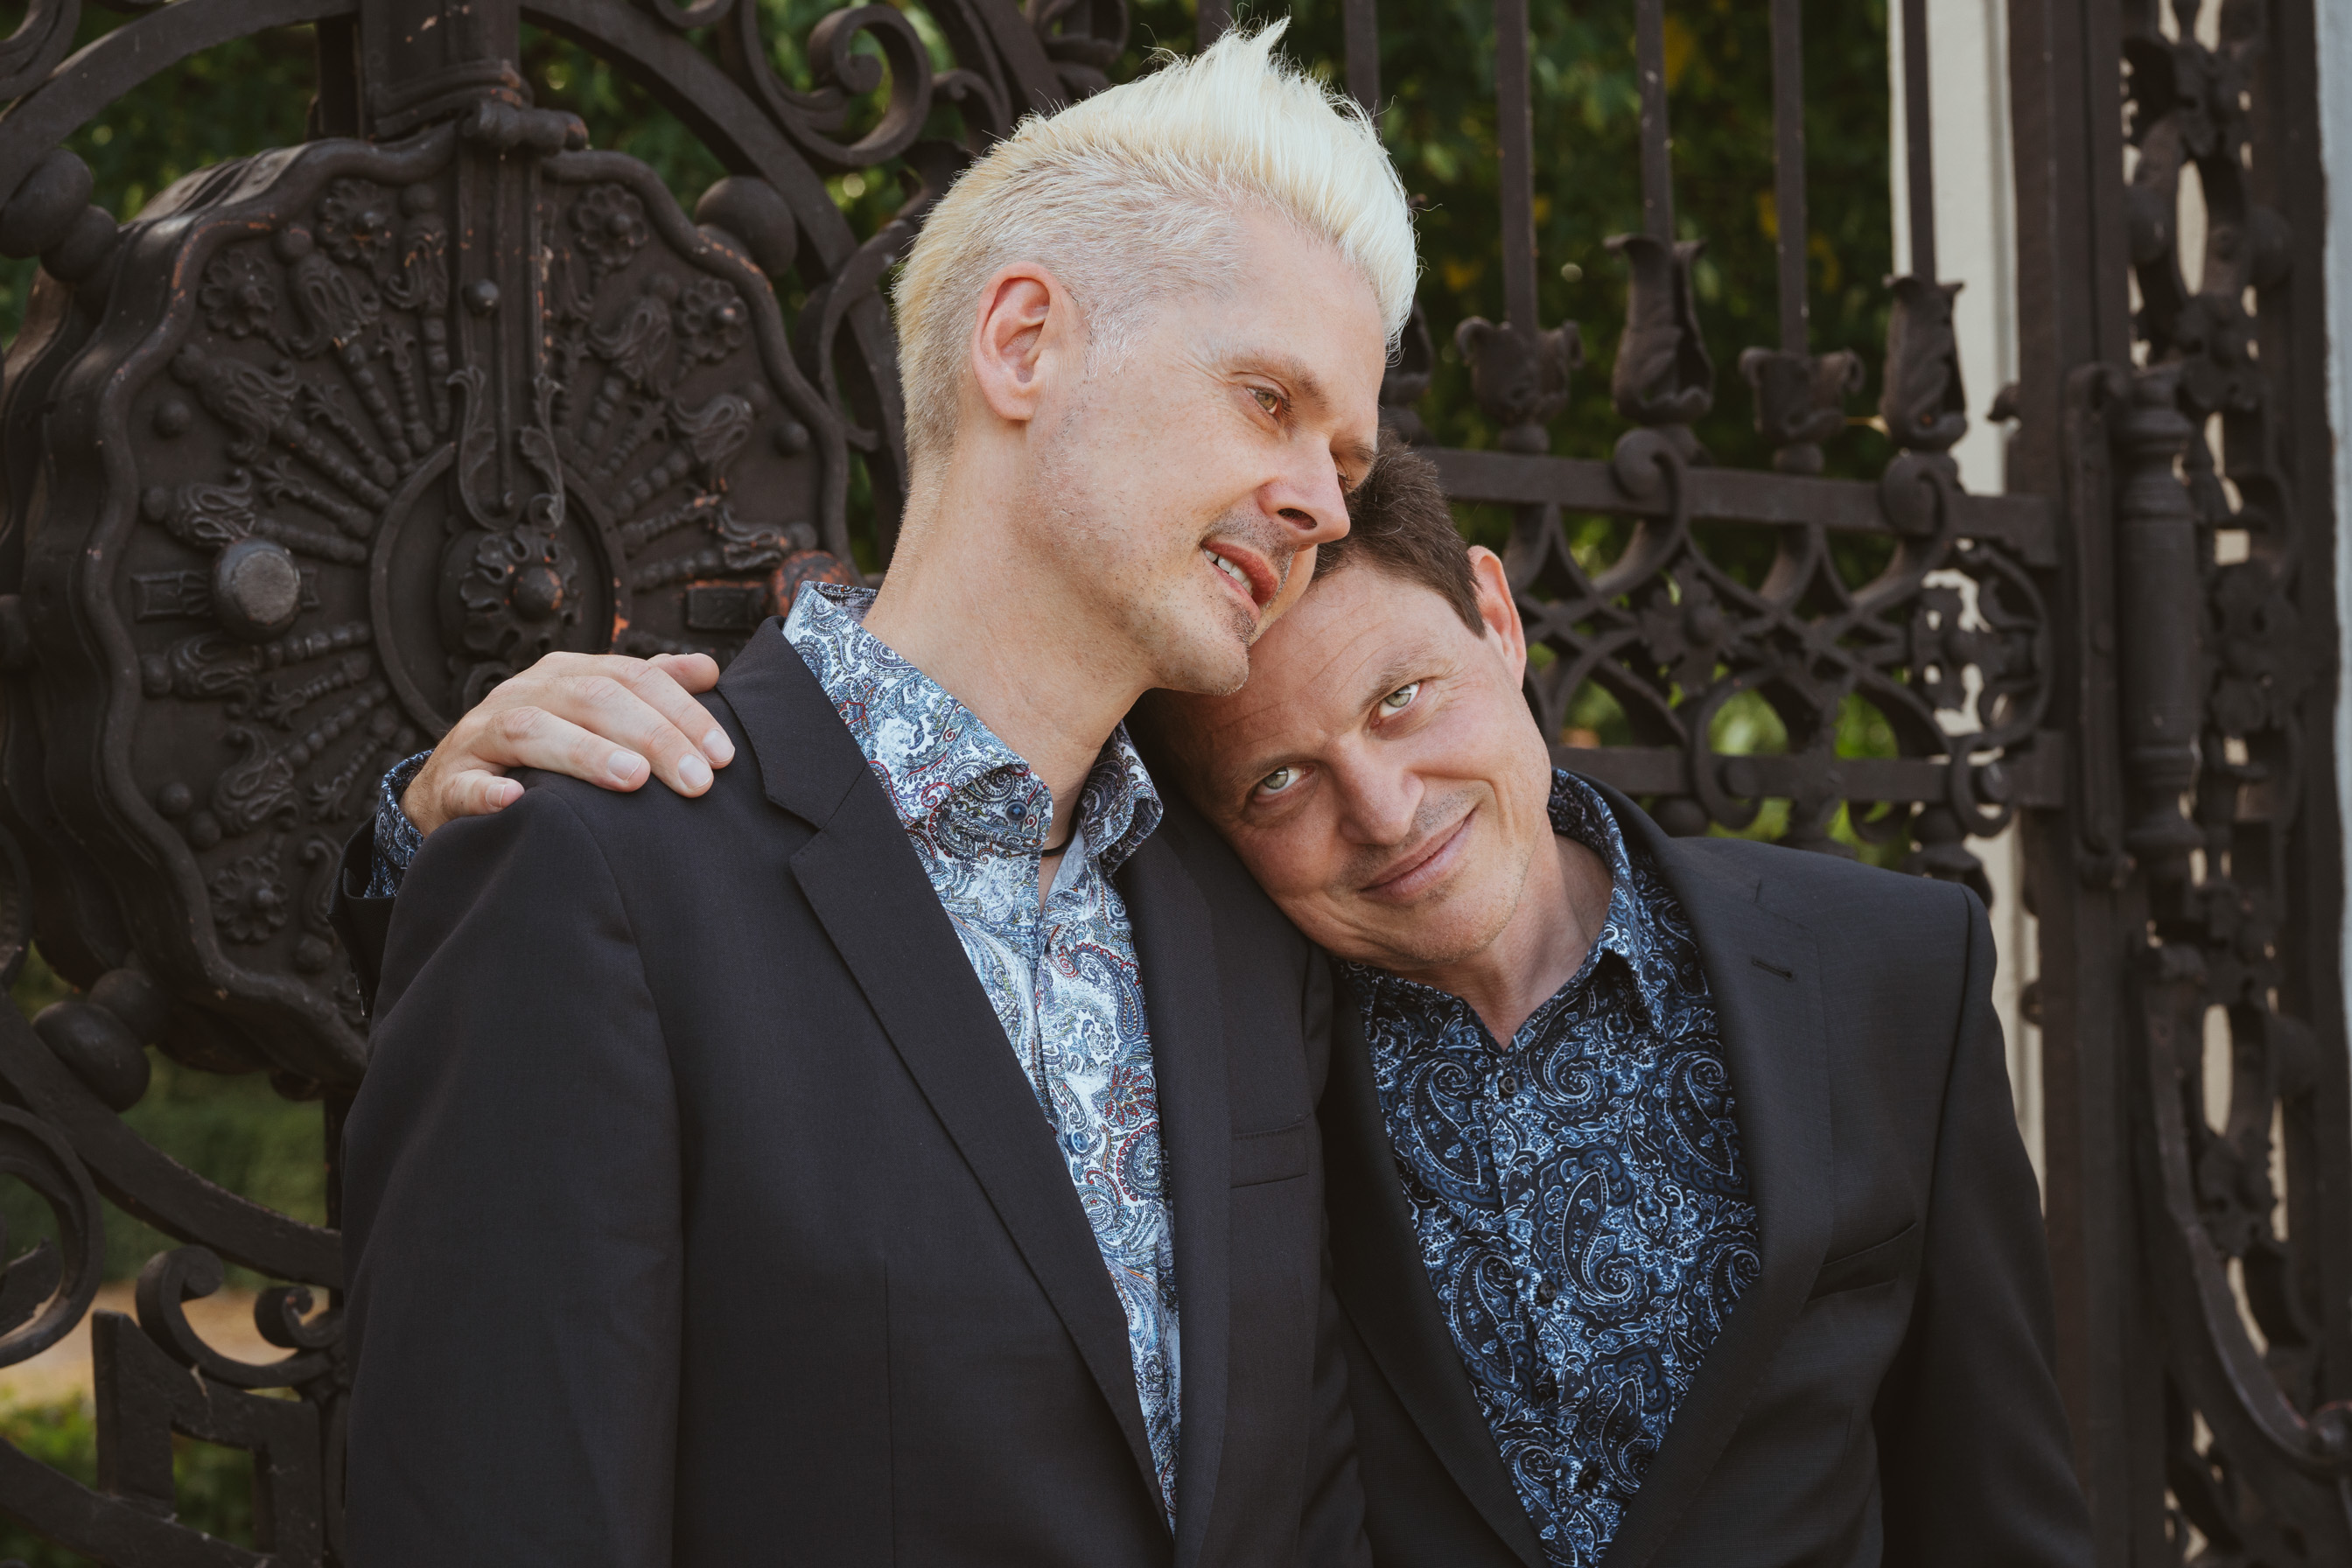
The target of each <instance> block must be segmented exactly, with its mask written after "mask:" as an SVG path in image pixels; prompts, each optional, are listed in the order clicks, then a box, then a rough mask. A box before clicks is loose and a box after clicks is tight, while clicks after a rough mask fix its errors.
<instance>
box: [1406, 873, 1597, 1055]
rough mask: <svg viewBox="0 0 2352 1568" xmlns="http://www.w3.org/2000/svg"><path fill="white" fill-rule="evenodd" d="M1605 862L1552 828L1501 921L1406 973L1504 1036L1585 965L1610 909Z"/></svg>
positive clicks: (1504, 1039) (1499, 1039)
mask: <svg viewBox="0 0 2352 1568" xmlns="http://www.w3.org/2000/svg"><path fill="white" fill-rule="evenodd" d="M1609 890H1610V880H1609V867H1608V864H1607V862H1605V861H1603V860H1602V859H1601V857H1600V856H1598V855H1595V854H1594V853H1593V852H1592V851H1591V850H1590V849H1587V848H1586V847H1584V846H1583V845H1581V844H1579V843H1578V842H1577V841H1576V840H1574V839H1572V838H1570V837H1566V836H1564V835H1561V834H1553V835H1552V836H1551V838H1550V842H1549V846H1548V847H1546V846H1540V845H1539V846H1538V847H1537V849H1536V852H1535V854H1534V856H1533V857H1532V858H1530V859H1529V860H1528V879H1527V884H1526V887H1525V889H1524V890H1523V891H1522V893H1521V895H1520V899H1519V905H1518V908H1517V909H1516V910H1513V911H1512V912H1511V918H1510V919H1509V920H1508V921H1506V922H1505V924H1504V926H1503V929H1502V930H1501V931H1499V932H1497V933H1496V937H1495V940H1494V941H1492V942H1488V943H1487V944H1486V946H1485V947H1483V948H1481V949H1479V950H1478V951H1477V952H1475V953H1473V954H1471V955H1470V956H1469V957H1467V958H1465V959H1463V960H1462V961H1460V962H1459V963H1447V964H1439V965H1435V966H1433V967H1432V968H1430V969H1427V970H1423V971H1421V972H1418V973H1407V974H1406V975H1405V978H1406V979H1408V980H1417V981H1419V982H1421V983H1422V984H1424V985H1429V986H1433V987H1435V988H1436V989H1437V990H1440V991H1444V992H1446V993H1447V994H1451V995H1454V996H1459V997H1461V998H1462V1000H1463V1001H1465V1002H1467V1003H1468V1004H1469V1005H1470V1008H1471V1011H1473V1012H1475V1013H1476V1014H1477V1015H1478V1019H1479V1022H1481V1023H1483V1024H1485V1025H1486V1030H1487V1032H1488V1033H1489V1034H1491V1035H1493V1036H1494V1037H1495V1038H1496V1041H1497V1042H1500V1043H1504V1044H1507V1043H1508V1042H1509V1041H1510V1039H1511V1037H1513V1036H1514V1035H1516V1034H1517V1033H1518V1032H1519V1026H1520V1025H1522V1024H1524V1023H1526V1022H1527V1021H1528V1017H1529V1016H1531V1015H1532V1014H1533V1013H1534V1012H1535V1010H1536V1009H1537V1008H1538V1007H1540V1006H1542V1005H1544V1004H1545V1003H1546V1002H1548V1001H1549V1000H1550V999H1551V998H1552V996H1553V995H1554V994H1557V993H1558V992H1559V988H1560V987H1561V986H1563V985H1565V984H1568V983H1569V981H1570V980H1571V979H1573V978H1574V977H1575V974H1576V972H1577V971H1578V970H1579V969H1580V968H1581V967H1583V964H1584V957H1585V954H1586V953H1588V952H1591V951H1592V940H1593V938H1594V937H1595V936H1597V935H1599V934H1600V931H1601V921H1604V920H1605V919H1607V918H1608V913H1609Z"/></svg>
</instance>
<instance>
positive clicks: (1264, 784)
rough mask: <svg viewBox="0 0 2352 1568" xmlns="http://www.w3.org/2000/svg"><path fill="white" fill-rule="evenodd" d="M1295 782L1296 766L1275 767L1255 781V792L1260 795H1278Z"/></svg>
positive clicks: (1296, 780) (1296, 778) (1296, 776)
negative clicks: (1272, 770)
mask: <svg viewBox="0 0 2352 1568" xmlns="http://www.w3.org/2000/svg"><path fill="white" fill-rule="evenodd" d="M1297 782H1298V770H1297V768H1276V769H1275V770H1274V772H1272V773H1268V774H1266V775H1265V777H1264V778H1262V779H1260V780H1258V781H1257V793H1258V794H1260V795H1280V794H1281V793H1282V792H1283V791H1285V790H1286V789H1288V788H1289V787H1290V786H1291V785H1292V784H1297Z"/></svg>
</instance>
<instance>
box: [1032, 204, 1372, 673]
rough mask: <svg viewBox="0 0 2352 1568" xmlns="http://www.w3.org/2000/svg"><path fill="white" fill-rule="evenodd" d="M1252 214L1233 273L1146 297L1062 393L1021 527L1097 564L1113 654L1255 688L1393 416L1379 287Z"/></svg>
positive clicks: (1342, 524) (1042, 415)
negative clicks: (1266, 644)
mask: <svg viewBox="0 0 2352 1568" xmlns="http://www.w3.org/2000/svg"><path fill="white" fill-rule="evenodd" d="M1240 230H1241V240H1242V244H1241V254H1242V256H1243V258H1244V259H1243V262H1242V265H1241V267H1240V268H1239V269H1238V272H1237V273H1236V275H1235V277H1234V279H1233V280H1232V282H1233V286H1232V287H1230V288H1213V289H1198V290H1195V291H1192V292H1189V293H1187V294H1184V295H1180V296H1178V297H1176V298H1173V299H1171V300H1168V301H1166V302H1165V303H1164V304H1162V305H1161V306H1160V307H1159V308H1157V309H1155V310H1150V311H1149V312H1147V313H1146V315H1145V316H1144V317H1143V318H1142V319H1141V320H1139V321H1137V322H1136V323H1134V325H1133V326H1132V328H1131V330H1129V331H1127V332H1125V333H1123V334H1122V338H1121V341H1120V342H1118V343H1116V344H1108V345H1094V346H1093V347H1092V348H1091V349H1090V352H1089V353H1087V368H1086V373H1085V374H1084V375H1083V376H1082V377H1078V378H1073V379H1072V380H1071V381H1070V382H1068V383H1066V384H1064V385H1063V387H1061V388H1057V389H1056V391H1055V393H1053V394H1049V395H1048V400H1047V405H1046V406H1043V407H1041V408H1040V409H1039V410H1038V415H1037V418H1036V420H1035V421H1034V424H1033V426H1032V428H1031V437H1030V438H1031V440H1032V441H1033V442H1034V447H1033V448H1032V454H1031V455H1032V458H1033V462H1034V467H1033V468H1031V470H1030V475H1031V486H1030V489H1029V500H1030V504H1029V506H1028V507H1027V508H1025V509H1024V517H1023V520H1022V521H1021V522H1020V523H1019V524H1017V525H1016V526H1018V527H1020V528H1021V529H1022V530H1023V531H1024V532H1025V533H1026V534H1027V535H1028V537H1027V538H1026V539H1024V540H1023V541H1021V542H1020V547H1021V548H1023V549H1024V553H1029V554H1033V555H1035V554H1044V555H1046V556H1049V557H1051V558H1054V559H1057V560H1059V561H1062V562H1066V563H1071V564H1074V565H1076V566H1077V567H1078V568H1079V569H1080V573H1081V577H1082V581H1081V584H1080V585H1079V587H1078V590H1077V591H1078V594H1079V596H1080V598H1081V599H1082V601H1086V600H1090V601H1091V603H1090V604H1086V605H1083V611H1082V613H1083V616H1084V619H1085V620H1086V621H1087V622H1088V623H1090V624H1092V625H1093V626H1097V627H1099V628H1100V629H1101V631H1102V632H1103V633H1104V634H1106V635H1108V637H1111V638H1114V639H1117V643H1118V644H1124V645H1125V646H1124V647H1118V646H1115V645H1114V646H1105V647H1102V648H1101V650H1100V651H1101V654H1102V656H1103V658H1105V659H1106V661H1108V660H1110V659H1114V658H1118V656H1119V655H1121V654H1127V655H1129V657H1131V658H1133V660H1134V661H1135V662H1136V663H1138V664H1139V666H1140V673H1141V674H1142V675H1144V676H1145V677H1147V678H1148V679H1147V681H1146V683H1147V684H1150V685H1153V686H1161V687H1169V688H1173V689H1178V690H1185V691H1210V692H1221V691H1231V690H1233V689H1235V688H1236V687H1238V686H1240V685H1241V683H1242V681H1243V680H1244V678H1245V677H1246V676H1247V675H1248V673H1249V668H1250V666H1249V647H1250V644H1251V643H1252V642H1253V641H1254V640H1255V638H1256V637H1257V636H1258V633H1259V632H1260V630H1261V629H1262V628H1263V627H1264V626H1265V624H1266V623H1267V621H1268V620H1269V619H1271V618H1272V616H1273V615H1274V614H1275V613H1276V612H1278V610H1279V609H1280V608H1281V607H1282V606H1283V605H1285V604H1286V602H1287V601H1288V599H1289V598H1291V597H1294V596H1295V595H1296V593H1297V591H1299V590H1302V589H1303V588H1304V585H1305V582H1306V579H1307V575H1308V574H1309V573H1310V571H1311V568H1312V563H1313V556H1312V555H1311V554H1310V553H1307V552H1309V551H1310V550H1311V548H1312V547H1313V546H1314V545H1316V544H1318V543H1320V542H1324V541H1327V540H1330V539H1336V538H1338V537H1339V535H1341V534H1342V533H1344V532H1346V531H1347V526H1348V519H1347V503H1346V490H1347V489H1348V487H1349V486H1350V485H1352V484H1353V483H1355V482H1356V481H1357V480H1358V479H1360V478H1361V476H1362V475H1363V473H1364V472H1365V470H1366V469H1367V468H1369V467H1370V462H1371V458H1372V451H1373V446H1374V443H1375V441H1376V439H1377V436H1378V429H1379V424H1378V421H1379V414H1380V385H1381V372H1382V369H1383V367H1384V365H1385V364H1386V362H1387V339H1386V334H1385V331H1384V329H1383V326H1382V322H1381V313H1380V307H1379V304H1378V301H1377V300H1376V299H1375V297H1374V295H1373V292H1372V289H1371V286H1370V283H1368V282H1367V281H1366V280H1365V279H1364V278H1363V276H1362V274H1361V273H1360V272H1358V271H1357V270H1356V269H1355V268H1352V267H1350V266H1349V264H1348V263H1347V262H1346V261H1345V260H1344V259H1342V258H1341V257H1340V256H1339V253H1338V252H1337V251H1336V250H1334V249H1333V248H1332V247H1329V246H1328V245H1326V244H1323V243H1321V242H1319V241H1317V240H1314V239H1311V238H1309V237H1307V236H1306V235H1304V234H1302V233H1301V232H1300V231H1299V230H1298V229H1297V228H1296V227H1295V226H1291V225H1290V224H1288V223H1286V222H1285V221H1284V220H1282V219H1279V218H1276V217H1274V216H1265V215H1253V216H1245V217H1244V218H1243V219H1242V220H1240ZM1294 579H1295V580H1294ZM1286 589H1288V590H1290V592H1287V593H1286V591H1285V590H1286Z"/></svg>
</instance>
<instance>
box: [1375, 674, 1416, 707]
mask: <svg viewBox="0 0 2352 1568" xmlns="http://www.w3.org/2000/svg"><path fill="white" fill-rule="evenodd" d="M1420 690H1421V682H1420V681H1418V680H1416V681H1414V682H1412V684H1411V685H1409V686H1400V687H1398V688H1397V689H1395V690H1394V691H1391V692H1390V693H1389V694H1388V695H1387V696H1386V697H1383V698H1381V710H1382V711H1384V712H1389V713H1402V712H1403V711H1404V710H1406V709H1408V708H1410V707H1412V700H1413V698H1414V696H1415V695H1416V694H1418V693H1419V692H1420Z"/></svg>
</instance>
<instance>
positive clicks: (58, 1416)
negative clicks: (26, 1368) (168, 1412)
mask: <svg viewBox="0 0 2352 1568" xmlns="http://www.w3.org/2000/svg"><path fill="white" fill-rule="evenodd" d="M0 1439H5V1440H6V1441H7V1442H8V1443H10V1444H11V1445H13V1446H14V1447H16V1448H17V1449H19V1450H20V1451H22V1452H23V1453H25V1454H26V1455H27V1456H29V1457H30V1458H35V1459H38V1460H39V1461H40V1462H41V1463H43V1464H45V1465H47V1466H50V1467H51V1468H55V1469H57V1470H58V1471H60V1472H62V1473H63V1474H65V1475H67V1476H69V1477H71V1478H72V1479H75V1480H77V1481H79V1482H80V1483H81V1484H82V1485H83V1486H93V1485H95V1484H96V1483H97V1479H98V1423H97V1422H96V1420H94V1419H93V1418H92V1417H91V1415H90V1411H89V1405H85V1404H84V1403H83V1402H82V1401H81V1400H79V1399H63V1400H58V1401H56V1402H54V1403H51V1404H44V1405H17V1406H16V1407H15V1408H13V1409H8V1410H0ZM172 1472H173V1490H174V1493H175V1498H174V1500H175V1502H176V1503H177V1505H178V1517H179V1521H180V1522H181V1523H182V1524H185V1525H188V1526H190V1527H191V1528H194V1529H196V1530H201V1531H204V1532H205V1534H207V1535H213V1536H218V1537H219V1538H220V1539H222V1540H224V1541H232V1542H237V1543H239V1544H240V1545H248V1546H249V1545H251V1544H252V1542H253V1456H252V1455H251V1454H249V1453H247V1452H246V1451H245V1450H244V1449H242V1448H224V1447H217V1446H215V1445H214V1444H211V1443H198V1442H194V1441H192V1440H190V1439H188V1438H186V1437H181V1436H174V1437H173V1439H172ZM0 1558H14V1559H16V1560H17V1561H19V1562H21V1563H24V1565H25V1568H83V1565H84V1564H87V1563H91V1562H93V1561H94V1560H93V1559H91V1558H88V1557H84V1556H82V1555H81V1554H80V1553H79V1552H68V1551H66V1550H65V1549H64V1548H63V1547H59V1546H52V1545H51V1544H49V1543H48V1542H46V1541H43V1540H41V1539H40V1538H39V1537H38V1536H36V1535H35V1534H33V1533H32V1531H28V1530H26V1528H25V1527H24V1526H22V1525H20V1524H18V1523H16V1521H14V1520H10V1519H5V1518H0Z"/></svg>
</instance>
